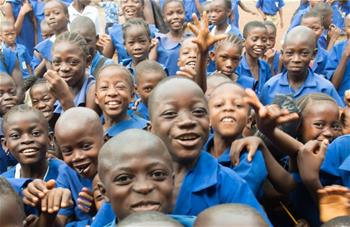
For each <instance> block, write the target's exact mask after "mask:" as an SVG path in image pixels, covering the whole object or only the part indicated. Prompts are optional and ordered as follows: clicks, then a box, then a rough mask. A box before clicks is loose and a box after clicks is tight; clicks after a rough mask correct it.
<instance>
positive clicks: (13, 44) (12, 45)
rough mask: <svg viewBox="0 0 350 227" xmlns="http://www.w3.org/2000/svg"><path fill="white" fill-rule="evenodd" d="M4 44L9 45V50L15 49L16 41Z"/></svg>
mask: <svg viewBox="0 0 350 227" xmlns="http://www.w3.org/2000/svg"><path fill="white" fill-rule="evenodd" d="M6 46H8V47H10V48H11V50H15V49H16V43H12V44H6Z"/></svg>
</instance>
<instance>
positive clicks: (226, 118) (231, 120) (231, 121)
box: [221, 116, 236, 123]
mask: <svg viewBox="0 0 350 227" xmlns="http://www.w3.org/2000/svg"><path fill="white" fill-rule="evenodd" d="M221 122H222V123H234V122H236V119H234V118H233V117H228V116H227V117H223V118H222V119H221Z"/></svg>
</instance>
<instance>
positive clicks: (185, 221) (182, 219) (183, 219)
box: [91, 215, 196, 227]
mask: <svg viewBox="0 0 350 227" xmlns="http://www.w3.org/2000/svg"><path fill="white" fill-rule="evenodd" d="M169 217H170V218H172V219H175V220H176V221H177V222H179V223H180V224H182V226H184V227H192V226H193V224H194V222H195V221H196V217H194V216H186V215H169ZM117 224H118V220H117V219H116V218H115V219H114V220H113V221H112V222H110V223H108V224H107V225H105V227H117V226H118V225H117ZM91 227H93V226H91Z"/></svg>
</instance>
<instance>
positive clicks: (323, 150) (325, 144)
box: [320, 139, 329, 157]
mask: <svg viewBox="0 0 350 227" xmlns="http://www.w3.org/2000/svg"><path fill="white" fill-rule="evenodd" d="M328 143H329V141H328V140H327V139H325V140H323V141H322V142H321V145H320V155H321V156H323V157H324V156H325V154H326V151H327V148H328Z"/></svg>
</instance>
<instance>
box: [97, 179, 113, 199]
mask: <svg viewBox="0 0 350 227" xmlns="http://www.w3.org/2000/svg"><path fill="white" fill-rule="evenodd" d="M97 187H98V190H100V192H101V194H102V195H103V197H104V200H105V201H106V202H108V203H109V202H110V200H109V198H108V197H107V195H106V188H105V187H104V185H103V184H102V182H98V183H97Z"/></svg>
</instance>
